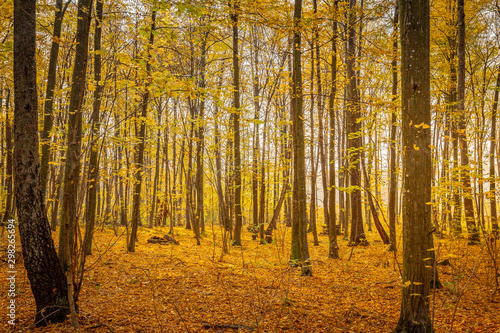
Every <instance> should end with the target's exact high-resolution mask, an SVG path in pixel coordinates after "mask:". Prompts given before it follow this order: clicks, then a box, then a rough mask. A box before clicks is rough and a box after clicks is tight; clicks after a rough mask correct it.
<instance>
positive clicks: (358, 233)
mask: <svg viewBox="0 0 500 333" xmlns="http://www.w3.org/2000/svg"><path fill="white" fill-rule="evenodd" d="M355 7H356V0H350V1H349V27H348V37H347V39H348V49H347V55H346V56H347V59H346V68H347V80H348V87H347V101H348V103H349V105H348V115H349V117H348V118H349V132H348V133H349V139H348V140H347V142H348V145H347V146H348V151H349V152H348V154H349V162H350V165H349V168H350V172H349V173H350V175H351V177H350V180H351V184H350V186H352V187H353V190H352V192H351V196H350V199H351V221H352V225H351V235H350V244H351V245H357V244H359V243H360V242H362V243H363V244H367V242H366V237H365V232H364V230H363V214H362V209H361V207H362V202H361V190H360V187H361V171H360V162H361V154H360V149H361V145H362V139H361V123H360V121H359V118H360V117H361V106H360V101H359V91H358V86H357V79H356V72H355V69H354V67H355V62H356V61H355V60H356V45H355V39H356V38H355V37H356V31H355V27H354V25H355V22H356V10H355Z"/></svg>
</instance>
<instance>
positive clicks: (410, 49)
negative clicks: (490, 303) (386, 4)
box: [394, 0, 433, 332]
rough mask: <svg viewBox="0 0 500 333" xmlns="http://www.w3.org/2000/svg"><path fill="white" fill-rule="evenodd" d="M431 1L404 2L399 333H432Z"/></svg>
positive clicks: (402, 15) (408, 0) (402, 33)
mask: <svg viewBox="0 0 500 333" xmlns="http://www.w3.org/2000/svg"><path fill="white" fill-rule="evenodd" d="M429 11H430V9H429V1H428V0H402V1H401V2H400V21H399V22H400V30H401V32H400V33H401V101H402V131H403V150H404V156H403V169H404V174H403V177H404V182H403V184H404V185H403V274H402V278H403V291H402V302H401V312H400V317H399V322H398V324H397V326H396V328H395V330H394V332H432V322H431V317H430V313H429V300H428V296H429V290H430V282H431V277H432V272H433V270H432V265H429V264H427V263H426V261H428V260H431V259H432V257H431V255H430V253H429V250H431V251H432V248H433V246H432V244H433V241H432V221H431V206H430V202H431V175H432V164H431V130H430V123H431V112H430V49H429V43H430V15H429Z"/></svg>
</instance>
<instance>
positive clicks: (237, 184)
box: [231, 0, 243, 246]
mask: <svg viewBox="0 0 500 333" xmlns="http://www.w3.org/2000/svg"><path fill="white" fill-rule="evenodd" d="M231 7H232V11H233V12H232V13H231V22H232V25H233V87H234V88H233V89H234V100H233V110H232V114H231V117H232V120H233V131H234V133H233V149H234V170H233V180H234V215H235V221H234V238H233V245H237V246H241V228H242V224H243V223H242V222H243V221H242V213H241V152H240V113H241V106H240V64H239V55H238V52H239V49H238V41H239V37H238V12H239V6H238V2H237V1H235V0H232V1H231Z"/></svg>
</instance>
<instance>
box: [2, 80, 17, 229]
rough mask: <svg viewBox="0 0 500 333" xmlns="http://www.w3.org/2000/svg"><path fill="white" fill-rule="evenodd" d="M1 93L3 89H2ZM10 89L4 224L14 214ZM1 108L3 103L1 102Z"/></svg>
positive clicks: (7, 99) (6, 130)
mask: <svg viewBox="0 0 500 333" xmlns="http://www.w3.org/2000/svg"><path fill="white" fill-rule="evenodd" d="M0 93H1V91H0ZM9 102H10V90H9V89H7V97H6V99H5V150H6V155H7V156H6V158H5V159H6V164H5V187H6V190H7V197H6V198H5V212H4V214H3V218H2V223H1V224H2V225H5V224H6V223H7V222H8V220H9V219H10V218H11V215H12V208H13V205H14V184H13V179H12V178H13V177H14V175H13V171H14V170H13V166H12V154H13V149H12V148H13V147H12V124H11V120H10V119H9V115H10V112H9V108H10V105H9ZM0 108H1V104H0Z"/></svg>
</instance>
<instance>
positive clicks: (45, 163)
mask: <svg viewBox="0 0 500 333" xmlns="http://www.w3.org/2000/svg"><path fill="white" fill-rule="evenodd" d="M70 2H71V1H67V2H66V3H65V4H64V8H63V0H56V10H55V13H54V33H53V35H52V45H51V47H50V56H49V67H48V74H47V88H46V91H45V102H44V110H43V113H44V121H43V130H42V133H41V134H40V144H41V146H42V157H41V165H40V180H41V182H42V193H43V195H44V197H45V194H46V193H45V190H46V188H47V180H48V178H49V160H50V132H51V131H52V126H53V124H54V119H53V114H52V109H53V106H54V88H55V86H56V74H57V59H58V57H59V44H60V43H61V40H60V38H61V30H62V22H63V18H64V13H65V12H66V8H68V5H69V4H70Z"/></svg>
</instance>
